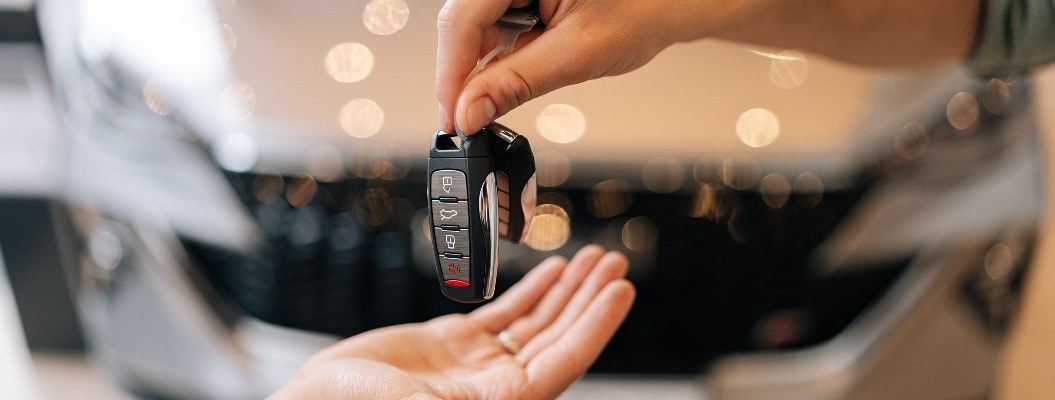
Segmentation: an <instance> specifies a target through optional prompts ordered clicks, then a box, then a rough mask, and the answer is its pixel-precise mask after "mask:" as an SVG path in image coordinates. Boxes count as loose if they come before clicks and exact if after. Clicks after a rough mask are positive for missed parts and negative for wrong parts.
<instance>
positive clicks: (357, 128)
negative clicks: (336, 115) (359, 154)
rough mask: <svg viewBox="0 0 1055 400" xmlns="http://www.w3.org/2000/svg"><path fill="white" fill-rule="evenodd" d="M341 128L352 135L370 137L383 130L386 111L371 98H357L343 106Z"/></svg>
mask: <svg viewBox="0 0 1055 400" xmlns="http://www.w3.org/2000/svg"><path fill="white" fill-rule="evenodd" d="M340 121H341V128H342V129H344V131H345V132H347V133H348V134H349V135H351V136H352V137H356V138H360V139H362V138H368V137H371V136H374V135H376V134H377V132H379V131H381V126H383V125H384V124H385V112H384V110H382V109H381V106H379V105H378V104H377V103H375V102H374V101H373V100H370V99H355V100H352V101H349V102H348V104H345V105H344V107H341V115H340Z"/></svg>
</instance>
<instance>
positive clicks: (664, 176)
mask: <svg viewBox="0 0 1055 400" xmlns="http://www.w3.org/2000/svg"><path fill="white" fill-rule="evenodd" d="M684 181H685V169H684V168H682V166H681V163H680V162H678V160H675V159H673V158H670V157H656V158H653V159H651V160H648V161H647V162H646V163H645V165H644V166H643V167H642V168H641V182H642V183H644V184H645V188H647V189H648V190H651V191H653V192H656V193H671V192H674V191H677V190H678V189H680V188H681V185H682V183H683V182H684Z"/></svg>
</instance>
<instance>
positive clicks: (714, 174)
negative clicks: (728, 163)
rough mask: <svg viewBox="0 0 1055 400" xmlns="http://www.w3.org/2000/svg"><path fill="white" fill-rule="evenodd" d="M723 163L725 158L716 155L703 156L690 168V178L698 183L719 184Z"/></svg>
mask: <svg viewBox="0 0 1055 400" xmlns="http://www.w3.org/2000/svg"><path fill="white" fill-rule="evenodd" d="M724 162H725V158H724V157H722V156H720V155H717V154H709V155H706V156H703V157H701V158H700V159H699V160H697V161H696V164H694V165H693V166H692V178H693V179H695V180H696V182H699V183H718V182H721V181H722V163H724Z"/></svg>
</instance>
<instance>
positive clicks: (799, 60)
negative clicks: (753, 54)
mask: <svg viewBox="0 0 1055 400" xmlns="http://www.w3.org/2000/svg"><path fill="white" fill-rule="evenodd" d="M772 59H773V60H772V61H771V62H770V63H769V80H770V81H772V82H773V84H774V85H777V87H779V88H782V89H794V88H796V87H798V86H799V85H802V83H803V82H805V81H806V77H807V76H809V73H810V64H809V62H808V61H806V56H805V55H803V54H802V53H800V52H798V51H794V50H785V51H782V52H780V54H777V55H775V56H774V57H772Z"/></svg>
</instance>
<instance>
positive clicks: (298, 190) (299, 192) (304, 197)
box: [286, 174, 319, 208]
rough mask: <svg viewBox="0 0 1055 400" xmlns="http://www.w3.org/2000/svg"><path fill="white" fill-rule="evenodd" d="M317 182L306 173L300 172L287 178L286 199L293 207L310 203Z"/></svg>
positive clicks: (316, 188) (313, 196) (316, 189)
mask: <svg viewBox="0 0 1055 400" xmlns="http://www.w3.org/2000/svg"><path fill="white" fill-rule="evenodd" d="M318 187H319V186H318V183H317V182H315V178H314V177H312V176H311V175H308V174H300V175H297V176H296V177H293V178H292V179H290V180H289V184H288V185H286V201H287V202H289V205H291V206H293V207H297V208H299V207H304V206H306V205H308V203H311V200H312V199H314V198H315V192H316V191H318Z"/></svg>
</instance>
